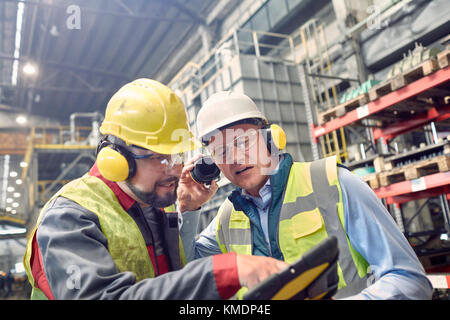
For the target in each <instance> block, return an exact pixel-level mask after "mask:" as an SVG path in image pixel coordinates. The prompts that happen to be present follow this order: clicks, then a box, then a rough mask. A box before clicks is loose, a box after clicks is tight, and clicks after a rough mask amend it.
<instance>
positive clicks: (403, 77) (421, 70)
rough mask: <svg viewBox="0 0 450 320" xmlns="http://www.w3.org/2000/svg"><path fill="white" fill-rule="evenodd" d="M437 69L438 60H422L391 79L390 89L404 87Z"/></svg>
mask: <svg viewBox="0 0 450 320" xmlns="http://www.w3.org/2000/svg"><path fill="white" fill-rule="evenodd" d="M438 69H439V65H438V62H437V60H436V59H435V58H431V59H430V60H427V61H424V62H422V63H421V64H419V65H418V66H416V67H413V68H411V69H409V70H408V71H405V72H403V73H401V74H399V75H397V76H395V77H394V78H393V79H392V85H391V87H392V91H395V90H398V89H400V88H403V87H405V86H406V85H408V84H410V83H411V82H414V81H416V80H418V79H420V78H423V77H425V76H427V75H429V74H431V73H433V72H435V71H436V70H438Z"/></svg>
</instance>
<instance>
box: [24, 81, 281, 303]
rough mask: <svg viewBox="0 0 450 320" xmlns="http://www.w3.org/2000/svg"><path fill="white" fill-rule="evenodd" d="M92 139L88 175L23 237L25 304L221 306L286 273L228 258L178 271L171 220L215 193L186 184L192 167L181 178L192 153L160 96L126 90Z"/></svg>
mask: <svg viewBox="0 0 450 320" xmlns="http://www.w3.org/2000/svg"><path fill="white" fill-rule="evenodd" d="M100 131H101V133H102V134H103V135H104V137H103V138H102V140H101V141H100V143H99V145H98V148H97V160H96V162H95V164H94V165H93V167H92V168H91V170H90V171H89V172H88V173H87V174H85V175H84V176H83V177H81V178H79V179H76V180H74V181H72V182H70V183H68V184H66V185H65V186H64V187H63V188H62V189H61V190H60V191H58V192H57V193H56V194H55V195H54V196H53V197H52V198H51V199H50V200H49V201H48V202H47V203H46V205H45V206H44V208H43V209H42V210H41V213H40V215H39V218H38V221H37V224H36V227H35V229H34V230H33V231H32V233H31V236H30V237H29V240H28V243H27V249H26V254H25V257H24V264H25V268H26V271H27V274H28V278H29V281H30V283H31V285H32V288H33V290H32V296H31V298H32V299H220V298H223V299H227V298H229V297H231V296H232V295H234V294H235V292H236V291H237V290H239V288H240V287H241V285H248V286H254V285H256V284H257V283H258V282H260V281H261V280H262V279H264V278H265V277H267V276H268V275H269V274H272V273H274V272H277V271H279V270H280V269H281V268H283V267H285V265H286V264H285V263H281V262H280V261H277V260H275V259H271V258H262V257H258V259H255V257H250V256H244V255H236V254H234V253H232V254H220V255H216V256H214V257H210V258H205V259H200V260H198V261H195V262H192V263H189V264H186V258H185V254H184V250H183V243H189V242H192V241H193V238H192V234H189V233H184V232H183V227H182V216H181V214H178V212H185V211H192V210H194V209H196V208H198V207H199V206H200V203H203V202H205V201H207V200H208V199H209V198H211V197H212V195H213V194H214V192H215V191H216V189H217V185H215V184H212V185H211V187H210V188H206V187H204V186H201V185H198V184H196V183H195V182H193V180H192V179H190V177H189V170H190V169H192V166H193V165H192V162H193V161H190V162H188V163H187V164H186V166H185V167H184V168H183V165H182V164H183V156H182V154H183V153H184V152H186V151H189V150H192V149H194V148H196V147H198V146H199V143H198V142H196V140H195V139H194V138H193V135H192V133H191V132H190V130H189V127H188V124H187V117H186V111H185V108H184V105H183V103H182V102H181V100H180V99H179V98H178V97H177V96H176V95H175V94H174V93H173V92H172V91H171V90H170V89H169V88H168V87H166V86H164V85H163V84H161V83H159V82H157V81H154V80H150V79H138V80H135V81H133V82H131V83H128V84H126V85H125V86H123V87H122V88H121V89H119V90H118V92H117V93H115V94H114V95H113V97H112V98H111V99H110V101H109V103H108V106H107V108H106V113H105V119H104V121H103V123H102V125H101V128H100ZM187 190H189V193H188V192H187ZM191 193H194V194H195V201H194V200H192V198H191V197H189V196H188V195H189V194H191ZM177 195H179V196H180V197H179V198H180V199H179V203H178V212H177V211H176V210H175V207H174V203H175V201H176V199H177ZM180 228H181V231H180ZM186 237H187V238H188V239H187V240H186V239H185V238H186Z"/></svg>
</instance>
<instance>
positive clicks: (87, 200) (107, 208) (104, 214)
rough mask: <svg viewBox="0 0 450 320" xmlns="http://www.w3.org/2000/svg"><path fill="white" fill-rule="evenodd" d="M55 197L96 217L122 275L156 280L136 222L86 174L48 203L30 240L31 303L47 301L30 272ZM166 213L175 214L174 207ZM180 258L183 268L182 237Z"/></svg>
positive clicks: (111, 194) (27, 257)
mask: <svg viewBox="0 0 450 320" xmlns="http://www.w3.org/2000/svg"><path fill="white" fill-rule="evenodd" d="M56 197H65V198H67V199H70V200H72V201H74V202H76V203H78V204H79V205H80V206H82V207H84V208H86V209H88V210H89V211H91V212H93V213H95V214H96V215H97V217H98V219H99V222H100V226H101V229H102V232H103V233H104V235H105V237H106V239H107V241H108V251H109V253H110V254H111V257H112V258H113V260H114V263H115V264H116V265H117V268H118V269H119V271H120V272H125V271H130V272H133V273H134V274H135V276H136V282H138V281H141V280H143V279H145V278H153V277H154V276H155V271H154V270H153V265H152V262H151V260H150V257H149V254H148V251H147V246H146V244H145V240H144V238H143V236H142V234H141V232H140V230H139V227H138V226H137V224H136V223H135V222H134V220H133V218H132V217H131V216H130V215H129V214H128V213H127V212H126V211H125V210H124V209H123V207H122V206H121V205H120V203H119V201H118V200H117V198H116V196H115V194H114V192H113V191H112V190H111V189H110V188H109V187H108V186H107V185H106V184H105V183H104V182H103V181H102V180H101V179H99V178H97V177H94V176H90V175H89V174H86V175H84V176H83V177H81V178H79V179H76V180H73V181H71V182H69V183H68V184H66V185H65V186H64V187H62V188H61V190H60V191H58V192H57V193H56V194H55V195H54V196H53V197H52V198H51V199H50V200H49V201H48V202H47V204H46V205H45V206H44V207H43V208H42V210H41V212H40V215H39V217H38V220H37V223H36V227H35V228H34V230H33V231H32V233H31V235H30V237H29V239H28V243H27V248H26V252H25V256H24V266H25V270H26V272H27V274H28V279H29V281H30V283H31V286H32V288H33V289H32V294H31V299H47V297H46V296H45V295H44V293H43V292H42V291H41V290H40V289H39V288H37V287H35V283H34V282H35V281H34V278H33V275H32V272H31V255H32V240H33V238H34V236H35V233H36V230H37V228H38V226H39V223H40V221H41V219H42V217H43V215H44V213H45V211H46V209H47V206H48V205H49V203H50V202H52V200H53V199H55V198H56ZM166 209H168V210H169V211H174V207H173V206H171V207H168V208H166ZM179 254H180V263H181V266H184V265H185V264H186V258H185V255H184V250H183V245H182V242H181V238H180V237H179Z"/></svg>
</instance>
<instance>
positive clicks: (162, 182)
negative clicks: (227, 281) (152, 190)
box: [156, 176, 180, 184]
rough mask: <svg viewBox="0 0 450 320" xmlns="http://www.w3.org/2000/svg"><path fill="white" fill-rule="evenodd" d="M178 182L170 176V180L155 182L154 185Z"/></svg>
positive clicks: (177, 179)
mask: <svg viewBox="0 0 450 320" xmlns="http://www.w3.org/2000/svg"><path fill="white" fill-rule="evenodd" d="M179 180H180V179H179V178H177V177H175V176H172V177H170V178H168V179H164V180H160V181H158V182H156V184H164V183H171V182H178V181H179Z"/></svg>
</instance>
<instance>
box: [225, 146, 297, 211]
mask: <svg viewBox="0 0 450 320" xmlns="http://www.w3.org/2000/svg"><path fill="white" fill-rule="evenodd" d="M292 163H293V160H292V156H291V155H290V154H289V153H283V159H282V160H281V162H280V163H279V168H278V169H277V170H276V172H275V174H272V175H271V176H270V178H269V180H270V182H269V181H268V182H269V183H268V184H269V185H270V188H271V192H272V197H273V196H274V195H275V196H276V197H277V196H281V194H282V193H283V190H284V188H285V186H286V181H287V179H288V177H289V172H290V171H291V167H292ZM266 185H267V183H266V184H265V186H266ZM240 198H243V190H242V189H241V188H239V187H236V188H235V189H234V190H233V191H232V192H231V194H230V195H229V196H228V199H229V200H230V201H231V202H232V203H233V205H234V208H235V210H238V211H241V210H242V211H245V208H241V206H240V205H239V204H238V203H240V204H242V202H243V201H240Z"/></svg>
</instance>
